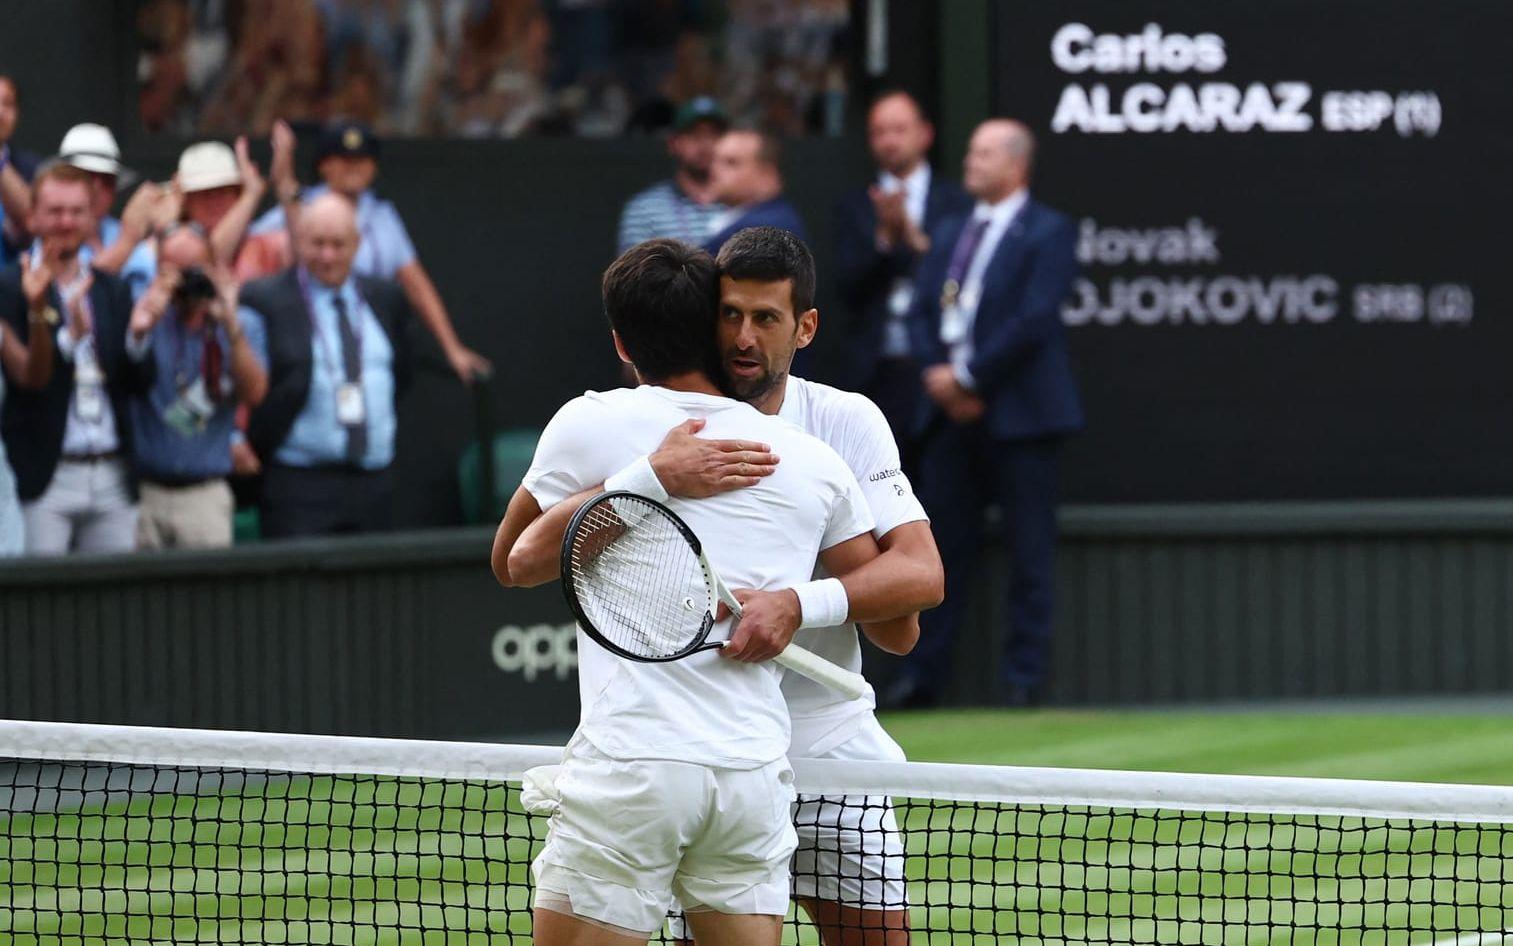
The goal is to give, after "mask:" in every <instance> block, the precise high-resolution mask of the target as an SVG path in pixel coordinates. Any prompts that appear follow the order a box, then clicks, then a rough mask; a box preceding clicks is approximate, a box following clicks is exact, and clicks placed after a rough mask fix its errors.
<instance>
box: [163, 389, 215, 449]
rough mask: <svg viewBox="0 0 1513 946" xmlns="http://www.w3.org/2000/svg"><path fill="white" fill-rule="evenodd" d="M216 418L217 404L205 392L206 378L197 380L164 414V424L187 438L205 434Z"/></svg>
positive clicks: (181, 393)
mask: <svg viewBox="0 0 1513 946" xmlns="http://www.w3.org/2000/svg"><path fill="white" fill-rule="evenodd" d="M214 416H215V404H214V403H213V402H212V401H211V400H210V395H209V393H207V392H206V390H205V379H204V378H195V379H194V383H193V384H191V385H189V386H188V387H187V388H185V389H184V390H182V391H180V392H179V396H178V398H176V399H175V400H174V402H173V403H172V404H171V405H169V407H168V409H167V410H166V411H164V412H163V420H164V422H165V423H167V424H168V426H169V427H172V428H173V429H174V430H176V431H178V432H179V433H180V434H182V435H184V436H185V437H193V436H195V435H196V434H200V433H204V431H205V428H206V427H208V426H209V425H210V418H212V417H214Z"/></svg>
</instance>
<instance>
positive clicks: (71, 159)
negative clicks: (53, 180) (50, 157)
mask: <svg viewBox="0 0 1513 946" xmlns="http://www.w3.org/2000/svg"><path fill="white" fill-rule="evenodd" d="M58 157H59V158H61V159H62V160H63V163H64V164H72V165H73V166H74V167H76V168H79V169H80V170H84V171H93V172H95V173H96V174H114V175H120V174H121V172H122V171H124V170H125V168H123V167H122V166H121V149H120V148H119V147H118V146H117V145H116V136H115V135H112V134H111V133H110V129H109V128H106V127H105V126H104V125H94V124H89V123H86V124H83V125H75V126H74V127H72V128H70V129H69V130H68V134H66V135H64V136H63V143H62V144H61V145H59V146H58Z"/></svg>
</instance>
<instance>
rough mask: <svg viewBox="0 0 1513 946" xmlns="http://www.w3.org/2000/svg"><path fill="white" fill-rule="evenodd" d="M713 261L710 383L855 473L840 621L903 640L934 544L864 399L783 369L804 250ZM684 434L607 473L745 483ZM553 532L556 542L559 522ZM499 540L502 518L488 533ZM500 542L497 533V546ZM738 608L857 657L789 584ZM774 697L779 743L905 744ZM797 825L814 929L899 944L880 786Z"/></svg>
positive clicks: (768, 249) (816, 749)
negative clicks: (865, 544) (870, 548)
mask: <svg viewBox="0 0 1513 946" xmlns="http://www.w3.org/2000/svg"><path fill="white" fill-rule="evenodd" d="M718 266H719V268H720V303H719V309H718V328H717V334H716V341H717V344H718V346H719V358H718V360H719V363H720V364H721V366H722V368H723V370H724V374H725V376H726V378H725V381H724V387H725V389H726V391H727V393H731V394H733V395H734V396H736V397H738V398H741V399H742V400H745V401H747V402H748V403H750V404H752V406H754V407H756V408H757V409H758V410H760V411H762V412H763V413H765V414H775V415H777V416H779V417H780V418H782V419H784V420H787V421H790V422H792V423H793V424H795V425H797V426H798V427H800V428H801V429H803V430H804V431H805V432H806V433H809V434H812V435H814V436H816V437H818V438H819V439H820V440H822V441H824V442H825V443H826V444H827V445H828V446H830V447H831V448H832V449H834V450H835V451H836V452H837V453H839V454H840V456H841V459H842V460H843V461H845V463H846V465H847V466H848V467H849V468H850V469H851V472H852V473H853V474H854V475H855V476H856V478H857V479H858V481H859V482H860V483H861V485H862V492H863V494H864V496H865V498H866V501H867V505H868V508H869V510H870V511H871V513H872V516H873V519H874V528H873V534H874V536H875V537H876V539H877V542H878V544H879V546H880V548H881V550H882V554H881V555H880V556H879V557H878V558H877V559H875V560H873V561H871V562H869V563H868V564H867V565H865V566H864V567H862V568H860V569H857V570H856V571H853V572H849V573H847V574H845V575H844V576H842V577H841V578H840V579H839V580H840V583H841V587H842V588H843V589H844V591H845V594H846V601H847V606H848V608H849V610H850V614H849V617H850V619H851V620H865V621H883V622H888V621H889V619H894V620H892V621H891V622H889V623H882V624H873V625H868V626H867V627H866V628H864V629H865V630H866V631H867V633H868V636H869V637H870V638H871V639H872V641H873V642H874V643H875V644H877V645H878V646H880V647H881V648H883V649H885V650H888V651H892V652H894V653H905V652H907V651H908V650H909V649H910V648H911V647H912V646H913V645H914V642H915V637H916V635H915V628H916V624H915V616H916V614H917V612H919V611H921V610H923V609H926V608H930V607H934V606H935V605H936V604H938V603H939V602H940V600H941V596H942V594H943V582H942V571H941V564H940V557H939V555H938V553H937V552H936V550H935V541H934V539H933V537H932V536H931V533H930V525H929V522H928V521H927V519H926V517H925V513H924V511H923V509H922V508H921V507H920V505H919V503H918V501H917V500H916V499H915V498H914V495H913V491H912V490H911V488H910V486H909V480H908V478H907V477H906V476H905V475H904V474H903V473H902V471H901V470H900V469H899V462H898V448H897V446H896V445H895V443H894V442H893V438H892V435H891V434H890V433H889V430H888V425H887V421H886V420H885V419H884V418H883V416H882V414H881V413H880V412H879V411H878V409H877V407H876V406H875V405H874V404H872V403H871V402H870V401H868V400H867V399H866V398H865V397H862V396H861V395H858V394H852V393H849V392H845V391H839V390H837V389H835V388H831V387H829V386H827V385H822V384H815V383H813V382H808V381H804V380H803V379H800V378H796V377H792V376H791V375H790V370H791V365H792V362H793V357H794V354H795V352H796V351H797V350H798V349H800V348H802V347H803V346H805V345H808V344H809V343H810V341H811V340H812V339H813V337H814V333H815V331H816V328H817V325H818V320H819V313H818V311H817V310H816V309H815V308H814V291H815V271H814V258H813V256H812V255H811V254H810V253H809V250H808V248H807V247H806V246H805V245H804V244H803V242H802V241H800V240H799V239H797V238H796V237H794V236H793V235H792V234H790V233H788V232H786V231H784V230H780V229H777V228H772V227H759V228H754V229H748V230H744V231H742V232H740V233H738V234H736V235H735V236H734V237H732V238H731V239H730V240H729V241H728V242H727V243H726V245H725V247H724V248H723V249H722V250H721V253H720V256H719V259H718ZM696 432H699V431H697V429H689V427H688V426H685V427H683V428H679V429H674V430H673V432H672V433H670V434H669V435H668V436H667V438H666V439H665V440H664V441H663V442H662V444H661V446H660V447H659V448H658V449H657V450H656V451H655V452H653V453H652V454H651V455H650V456H648V457H645V458H640V459H638V460H637V461H636V463H635V464H632V465H631V466H630V467H627V469H626V470H624V471H621V473H619V474H617V475H616V478H615V479H616V480H617V481H624V480H631V481H633V482H636V483H637V484H638V490H639V491H642V492H646V493H648V494H650V495H654V496H662V495H666V494H667V493H671V494H672V495H674V496H685V497H690V496H707V495H711V494H712V493H717V492H721V491H725V490H733V489H741V488H742V487H743V486H745V485H746V482H747V480H746V479H744V478H743V476H742V475H741V474H744V473H747V472H749V471H750V470H752V469H762V467H759V466H755V465H754V464H757V463H758V462H759V461H760V460H762V459H763V458H764V457H765V455H764V454H761V453H747V454H745V455H744V456H743V458H742V460H741V461H740V465H739V466H736V464H735V461H732V459H731V458H732V457H734V456H736V454H735V453H734V452H733V451H734V450H735V449H736V448H737V447H738V446H739V445H738V444H735V443H721V442H719V441H713V440H708V439H704V438H702V437H698V436H695V435H694V434H695V433H696ZM769 459H770V458H769ZM783 462H785V463H786V462H787V461H786V460H784V461H783ZM648 477H649V478H648ZM552 535H553V537H554V538H555V539H556V540H557V543H558V544H560V535H561V529H560V527H559V528H558V529H556V530H555V532H554V533H552ZM508 538H509V536H508V535H507V530H506V529H503V528H502V529H501V539H503V540H508ZM529 544H530V543H529V542H522V543H521V545H520V546H517V549H519V551H518V552H517V555H516V556H514V557H512V558H511V561H512V562H513V561H515V559H516V558H526V557H529V555H531V554H534V555H535V556H538V557H540V558H542V559H543V560H545V559H548V558H551V556H552V554H553V550H554V548H555V546H554V545H552V543H551V542H546V543H542V544H540V545H539V546H538V547H537V548H536V549H535V550H534V552H528V551H526V548H527V547H528V546H529ZM500 549H501V546H500V545H499V544H496V546H495V551H496V555H497V554H498V553H499V551H500ZM496 561H497V560H496ZM496 567H497V566H496ZM745 615H746V617H747V618H749V619H750V620H752V621H755V622H758V626H759V627H760V628H761V629H762V631H763V633H764V634H766V635H769V636H770V637H771V639H772V641H773V644H772V646H786V644H787V643H788V642H790V641H792V640H793V639H794V635H795V633H796V632H798V631H799V629H800V627H801V626H802V627H804V628H806V629H805V630H804V631H803V632H802V634H801V636H800V637H799V639H798V642H799V643H800V644H801V645H802V646H804V647H806V648H812V649H814V650H816V651H817V652H819V653H820V654H822V655H823V656H825V657H827V658H829V659H830V660H832V661H834V662H836V663H839V664H841V665H842V666H845V667H848V668H850V669H852V670H858V671H859V670H860V669H861V649H860V644H859V641H858V638H857V634H856V630H855V629H854V627H853V626H852V625H851V624H850V623H848V622H847V621H844V620H835V621H830V622H826V621H822V620H819V619H818V618H816V617H814V616H813V615H812V614H810V612H809V611H807V610H806V605H805V604H804V602H802V601H800V600H799V598H798V595H796V594H795V593H793V592H791V591H780V592H775V593H773V592H762V593H752V594H749V595H747V596H746V598H745ZM901 617H902V618H903V620H902V621H899V620H897V619H899V618H901ZM783 695H784V697H785V699H786V701H787V704H788V709H789V713H790V716H791V718H792V725H793V734H792V743H791V746H792V748H791V749H790V753H791V754H792V755H794V756H797V757H805V758H810V757H820V758H837V759H877V760H883V761H896V760H899V759H901V758H902V757H903V753H902V750H900V749H899V747H898V745H897V744H896V743H895V742H894V741H893V740H892V739H891V738H889V736H888V735H887V733H886V732H884V731H883V730H882V728H881V726H880V725H879V724H878V722H877V719H876V717H875V715H874V713H873V710H874V707H875V700H874V698H873V695H872V694H871V693H870V692H869V693H867V694H864V695H863V696H861V697H859V698H857V699H855V700H847V699H845V698H843V697H841V696H839V695H838V694H835V693H833V692H831V691H829V690H827V689H826V688H824V687H820V686H818V685H812V683H811V681H808V680H807V679H801V678H799V677H798V676H796V675H793V674H789V675H787V676H785V678H784V680H783ZM795 824H796V827H797V830H798V836H799V848H798V854H797V858H796V859H795V865H796V867H797V871H796V873H795V877H794V894H795V896H796V897H798V898H799V899H800V900H801V901H802V902H803V904H804V907H805V909H806V911H807V912H808V913H809V915H810V916H811V917H812V918H813V919H814V921H815V924H816V925H817V926H818V927H819V928H820V931H821V935H822V937H823V938H824V941H825V942H826V943H827V944H830V946H839V944H842V943H846V944H854V946H898V944H904V943H907V940H908V912H907V899H906V895H905V891H904V883H903V845H902V839H901V837H900V835H899V834H898V828H897V824H896V822H895V820H894V818H893V815H892V810H891V807H890V805H889V804H888V802H887V800H886V799H879V798H844V799H842V798H817V797H815V798H810V797H801V798H800V804H799V806H798V809H797V811H796V817H795ZM843 931H844V932H843ZM678 932H679V933H681V931H678ZM858 937H859V938H858Z"/></svg>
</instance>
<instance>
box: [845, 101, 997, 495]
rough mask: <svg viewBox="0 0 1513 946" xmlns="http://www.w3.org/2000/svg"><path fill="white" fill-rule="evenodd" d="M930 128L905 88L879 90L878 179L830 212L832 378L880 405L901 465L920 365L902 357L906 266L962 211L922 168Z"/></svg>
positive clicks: (875, 116)
mask: <svg viewBox="0 0 1513 946" xmlns="http://www.w3.org/2000/svg"><path fill="white" fill-rule="evenodd" d="M934 140H935V129H934V128H933V127H931V125H930V122H929V121H928V120H927V119H926V118H925V114H924V112H923V111H922V110H921V109H920V107H919V103H918V102H916V101H915V100H914V98H913V96H911V95H909V93H907V92H902V91H893V92H885V93H884V94H882V95H881V96H879V97H878V98H877V100H876V101H875V102H873V104H872V110H871V111H870V112H869V113H868V115H867V141H868V144H869V145H870V146H871V149H872V158H873V160H875V161H876V162H877V166H878V174H877V178H876V179H875V180H874V181H872V182H871V183H869V184H868V185H867V186H865V187H859V188H857V189H856V190H854V191H852V192H851V193H849V194H847V195H846V196H845V197H843V198H842V199H841V201H840V203H839V204H837V206H836V213H835V246H836V254H835V263H836V273H837V278H838V279H839V281H840V291H841V299H842V301H843V302H844V303H845V308H846V310H847V316H848V317H849V321H848V324H847V325H846V328H845V331H844V334H845V338H846V345H845V348H844V355H845V362H844V363H843V364H842V365H840V366H839V368H840V372H839V375H838V376H837V377H836V379H835V382H836V384H837V386H839V387H842V388H846V389H848V390H852V391H860V392H862V393H863V394H865V395H867V396H868V397H869V398H871V399H872V400H873V401H874V402H875V403H876V404H877V406H878V407H880V408H882V411H883V416H884V417H886V418H888V426H890V427H892V428H893V436H894V437H895V438H896V439H897V440H898V443H899V447H900V448H901V453H902V454H903V458H904V462H905V465H906V466H911V465H912V461H913V453H914V451H913V426H914V415H915V414H916V413H917V411H918V408H919V399H920V396H921V393H920V387H919V366H918V365H916V364H915V363H914V359H913V358H911V357H910V355H909V327H908V319H907V316H908V314H909V303H910V302H911V301H912V300H913V298H914V271H915V269H916V268H917V267H918V265H919V260H920V258H921V257H922V256H923V255H924V254H925V253H926V252H927V251H928V250H929V249H930V236H929V235H930V232H931V231H932V230H934V229H935V228H936V227H937V226H939V225H940V222H941V221H942V220H943V219H945V218H946V217H949V216H952V215H953V214H961V213H966V212H967V211H968V210H970V209H971V208H972V201H971V199H970V198H968V197H967V195H966V193H965V192H963V191H962V189H961V188H960V187H958V186H957V185H956V183H955V182H954V181H951V180H948V179H947V178H945V177H944V176H943V175H940V174H936V173H935V172H934V169H933V168H931V167H930V162H929V151H930V145H931V144H932V143H933V142H934Z"/></svg>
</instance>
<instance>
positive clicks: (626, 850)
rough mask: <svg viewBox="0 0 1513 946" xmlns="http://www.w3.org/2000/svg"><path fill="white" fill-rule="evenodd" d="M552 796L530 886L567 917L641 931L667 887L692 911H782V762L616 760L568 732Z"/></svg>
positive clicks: (786, 828) (785, 778)
mask: <svg viewBox="0 0 1513 946" xmlns="http://www.w3.org/2000/svg"><path fill="white" fill-rule="evenodd" d="M554 792H555V794H556V796H557V799H556V801H557V806H556V811H555V813H553V815H552V819H551V828H550V830H549V831H548V833H547V839H546V845H545V846H544V847H543V848H542V850H541V853H540V854H539V855H538V856H537V857H536V860H535V862H534V863H533V864H532V865H531V870H532V873H533V874H534V876H535V880H536V889H537V890H538V892H549V893H551V894H556V895H558V898H559V900H560V897H566V898H567V899H568V900H570V901H571V903H572V912H573V913H574V914H576V915H578V916H581V917H585V918H588V919H591V920H596V921H598V922H600V923H605V924H609V925H610V926H616V927H621V928H623V929H627V930H635V931H637V932H645V933H648V934H649V933H652V932H654V931H655V930H657V929H659V928H660V927H661V926H662V923H663V921H664V920H665V919H666V917H667V912H668V910H669V908H670V907H671V906H672V902H673V896H674V895H675V894H676V896H677V898H678V900H679V901H680V902H681V903H683V904H684V905H686V906H688V907H689V908H690V909H694V910H715V911H718V912H720V913H735V914H747V913H755V914H769V915H776V916H782V915H784V914H785V913H787V912H788V899H789V894H788V890H789V876H788V868H789V863H790V861H791V860H792V856H793V850H794V847H795V845H796V843H797V839H796V838H795V836H794V830H793V821H792V819H791V817H790V815H791V813H792V806H793V802H794V791H793V770H792V769H790V768H789V767H788V762H787V760H786V759H779V760H778V761H776V762H771V763H768V764H767V765H764V766H761V767H759V768H755V769H745V770H737V769H719V768H712V767H710V766H706V765H699V764H695V763H689V762H668V761H652V760H636V761H617V760H614V759H611V758H609V757H607V756H605V755H603V754H602V753H600V752H599V751H598V750H596V749H594V748H593V747H592V746H591V745H589V744H587V743H586V742H583V741H581V740H579V741H577V742H575V743H574V744H573V745H572V746H570V747H569V749H568V752H567V757H566V759H565V760H564V761H563V764H562V766H561V769H560V771H559V772H558V773H557V775H556V779H555V789H554Z"/></svg>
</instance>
